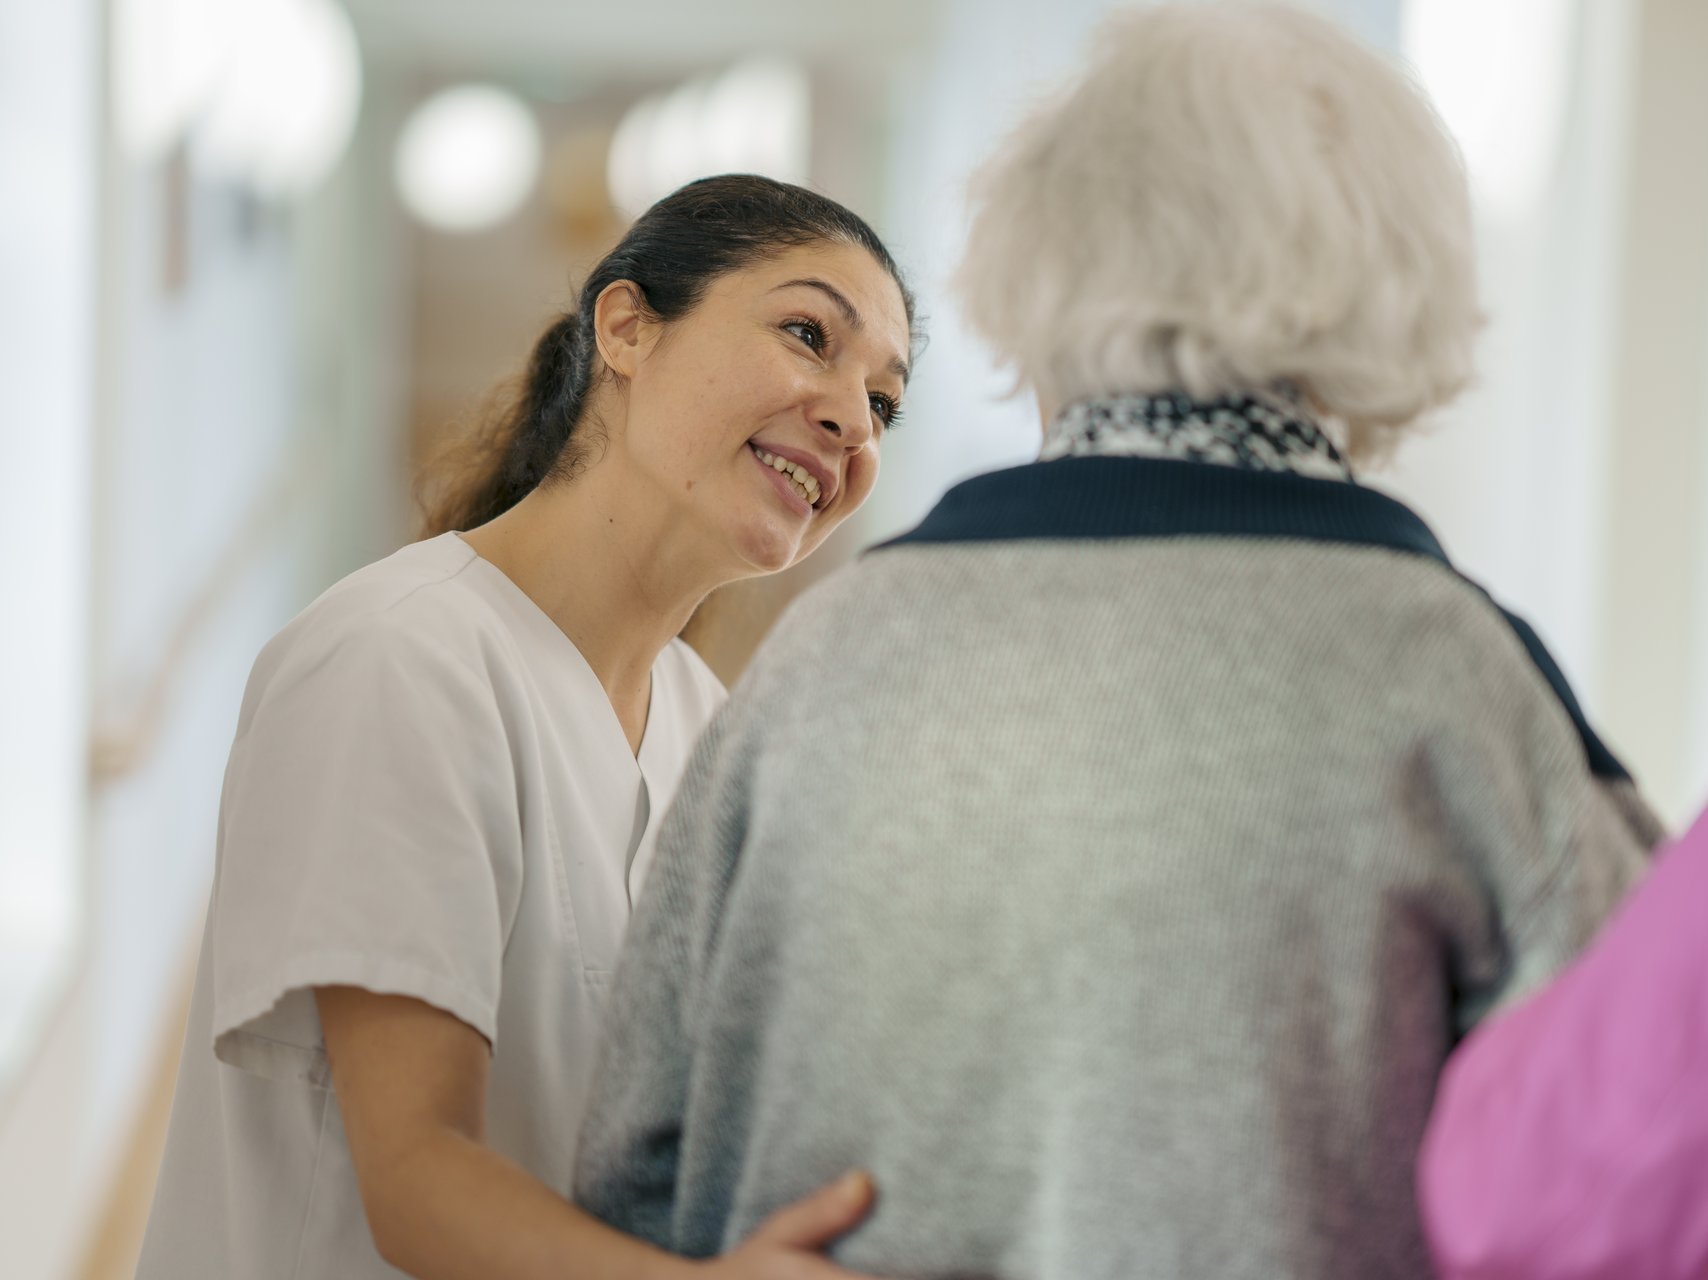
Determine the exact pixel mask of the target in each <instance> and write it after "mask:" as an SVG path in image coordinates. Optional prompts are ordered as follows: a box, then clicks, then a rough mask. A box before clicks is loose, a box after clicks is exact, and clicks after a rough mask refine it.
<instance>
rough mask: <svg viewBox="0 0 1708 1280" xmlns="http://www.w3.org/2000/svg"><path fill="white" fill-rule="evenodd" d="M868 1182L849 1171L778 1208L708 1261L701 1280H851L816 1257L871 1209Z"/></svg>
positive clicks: (834, 1267) (825, 1261)
mask: <svg viewBox="0 0 1708 1280" xmlns="http://www.w3.org/2000/svg"><path fill="white" fill-rule="evenodd" d="M874 1194H875V1192H874V1189H873V1187H872V1180H871V1179H870V1178H869V1177H867V1176H866V1175H865V1174H863V1173H858V1172H856V1173H849V1174H845V1175H844V1176H843V1177H841V1178H839V1179H837V1180H836V1181H835V1182H833V1183H831V1184H830V1185H829V1186H827V1187H824V1188H822V1189H820V1190H818V1191H815V1192H814V1193H813V1194H812V1195H810V1196H807V1197H806V1198H805V1199H804V1200H797V1201H795V1203H793V1204H791V1205H788V1206H786V1207H784V1208H782V1209H779V1210H777V1212H776V1213H774V1214H772V1215H771V1216H770V1217H769V1218H767V1219H765V1221H764V1222H762V1223H760V1224H759V1226H758V1228H757V1229H756V1230H755V1231H754V1232H753V1234H752V1235H750V1236H748V1237H747V1239H746V1240H744V1241H742V1243H741V1244H740V1245H739V1246H737V1247H736V1248H735V1249H732V1250H731V1251H730V1252H728V1253H726V1254H724V1255H723V1256H722V1257H721V1258H714V1259H713V1260H711V1261H710V1262H706V1263H702V1264H701V1265H702V1266H703V1267H704V1270H703V1271H702V1272H701V1275H702V1277H703V1280H714V1278H715V1280H850V1277H852V1276H854V1273H853V1272H851V1271H844V1270H843V1269H842V1268H841V1267H838V1266H837V1265H836V1264H835V1263H832V1262H829V1261H827V1260H826V1259H825V1258H823V1257H821V1256H820V1255H819V1250H821V1249H823V1248H824V1247H825V1246H826V1245H828V1244H830V1242H831V1241H833V1240H835V1239H836V1237H837V1236H840V1235H842V1234H844V1233H845V1232H847V1231H849V1230H851V1229H852V1228H853V1227H855V1226H857V1225H859V1223H860V1221H861V1219H863V1218H864V1217H865V1216H866V1215H867V1214H868V1213H869V1212H871V1209H872V1199H873V1196H874Z"/></svg>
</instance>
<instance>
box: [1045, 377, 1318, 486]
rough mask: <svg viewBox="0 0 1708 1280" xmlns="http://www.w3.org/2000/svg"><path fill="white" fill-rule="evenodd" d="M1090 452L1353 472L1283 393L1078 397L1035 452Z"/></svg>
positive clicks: (1311, 472) (1310, 472)
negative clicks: (1268, 395) (1204, 397)
mask: <svg viewBox="0 0 1708 1280" xmlns="http://www.w3.org/2000/svg"><path fill="white" fill-rule="evenodd" d="M1086 457H1139V458H1172V459H1175V460H1178V461H1186V462H1210V463H1216V464H1218V465H1221V466H1227V467H1240V468H1243V469H1245V470H1250V471H1291V472H1293V473H1294V474H1295V475H1301V476H1309V477H1311V478H1312V479H1316V480H1344V481H1350V480H1351V479H1352V470H1351V468H1350V467H1348V466H1347V464H1346V461H1345V460H1344V459H1343V458H1342V457H1341V456H1340V452H1339V450H1337V449H1336V448H1335V447H1334V443H1333V442H1332V441H1331V440H1330V439H1329V438H1328V435H1327V433H1326V432H1324V431H1323V429H1322V428H1321V427H1320V426H1318V425H1317V424H1316V423H1315V422H1313V421H1312V420H1311V418H1310V417H1309V416H1308V415H1307V413H1306V411H1305V410H1304V408H1303V407H1302V406H1300V405H1298V404H1296V403H1293V402H1292V401H1290V400H1288V399H1285V398H1282V397H1276V398H1273V399H1270V400H1257V399H1253V398H1251V397H1248V396H1226V397H1223V398H1221V399H1218V400H1194V399H1192V398H1191V397H1190V396H1186V395H1183V394H1181V393H1179V392H1170V393H1167V394H1163V395H1131V396H1110V397H1106V398H1098V399H1094V400H1081V401H1079V402H1077V403H1076V404H1071V405H1069V406H1068V407H1067V408H1066V409H1064V410H1063V411H1062V412H1061V413H1059V414H1058V415H1056V418H1055V420H1054V421H1052V422H1051V423H1050V425H1049V426H1048V427H1046V428H1045V430H1044V448H1043V452H1042V453H1040V454H1039V455H1038V460H1039V461H1040V462H1053V461H1055V460H1056V459H1057V458H1086Z"/></svg>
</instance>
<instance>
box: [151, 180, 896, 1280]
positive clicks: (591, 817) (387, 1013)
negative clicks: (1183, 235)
mask: <svg viewBox="0 0 1708 1280" xmlns="http://www.w3.org/2000/svg"><path fill="white" fill-rule="evenodd" d="M911 342H912V302H911V299H910V297H909V295H908V293H907V290H906V289H905V287H904V286H903V285H902V283H901V280H900V277H899V274H898V272H897V270H896V267H895V264H894V262H893V261H892V260H891V259H890V256H889V254H888V252H887V251H886V250H885V249H884V247H883V245H882V243H881V242H880V241H879V240H878V239H877V237H876V236H875V235H874V234H873V233H872V231H871V230H870V229H869V228H868V227H867V226H866V224H865V223H864V222H862V221H861V220H860V219H859V218H857V217H855V216H854V215H853V214H852V213H850V212H848V211H847V210H846V209H843V208H842V207H841V206H839V205H836V204H834V203H833V202H831V201H829V200H826V199H824V198H823V197H820V196H817V195H814V194H813V193H811V192H808V191H805V190H802V189H800V188H798V187H791V186H787V185H785V184H782V183H778V182H773V181H770V180H767V179H763V178H754V177H740V176H729V177H721V178H712V179H707V180H705V181H702V182H698V183H694V184H692V185H690V186H688V187H685V188H683V189H682V190H681V191H678V192H677V193H675V194H674V195H672V196H669V197H667V198H666V199H665V200H663V201H661V202H660V203H659V204H658V205H656V206H655V207H654V208H653V209H652V210H650V211H649V212H648V213H646V214H645V215H644V216H642V217H641V219H640V220H639V221H638V222H636V223H635V225H634V227H633V228H632V229H631V230H630V232H629V233H628V235H627V236H626V237H625V238H624V239H623V241H622V243H621V244H619V245H618V246H617V247H616V249H614V250H613V251H612V253H611V254H610V255H609V256H608V257H607V258H606V259H605V260H604V261H603V262H601V263H600V264H599V265H598V266H597V267H596V268H595V269H594V271H593V273H592V275H591V276H590V277H589V279H588V280H587V282H586V284H585V285H584V286H583V288H582V290H581V293H580V296H579V298H578V300H577V303H576V306H575V307H574V309H573V310H572V311H570V312H569V313H567V314H566V315H564V316H563V317H562V318H561V319H560V320H558V321H557V322H556V323H555V324H553V325H552V326H551V328H549V329H548V330H547V331H546V333H545V334H544V335H543V336H542V337H541V338H540V340H539V342H538V343H537V345H536V347H535V350H534V353H533V356H532V359H531V361H530V364H529V367H528V372H527V376H526V379H525V381H524V384H523V386H522V388H521V393H520V395H519V396H518V398H517V400H516V402H515V403H514V405H512V406H511V407H510V408H509V409H508V410H507V411H506V412H504V413H503V414H501V415H500V416H499V417H498V418H497V419H496V420H495V421H494V422H493V423H491V424H490V425H489V427H488V428H487V429H485V430H483V431H482V432H480V433H478V434H477V436H476V437H475V438H474V439H473V440H472V441H470V442H469V444H468V445H467V446H466V447H465V448H464V449H463V450H462V451H461V453H460V454H459V455H458V456H457V457H456V458H454V459H452V465H451V467H450V469H449V470H448V471H446V472H443V473H442V474H441V475H440V476H439V477H437V480H436V483H437V489H436V494H435V498H434V502H433V504H432V507H431V512H430V520H429V528H428V532H429V534H430V535H433V536H430V537H428V538H427V539H426V540H424V541H422V542H420V543H417V544H416V545H414V546H410V547H406V548H404V549H403V550H402V551H399V552H398V553H396V554H395V555H393V556H391V557H390V558H389V559H387V560H384V561H381V562H380V563H378V564H375V565H370V566H369V567H368V568H366V569H364V570H362V571H360V572H358V573H356V574H354V575H352V576H351V577H349V578H347V579H345V580H344V581H343V582H342V583H340V584H338V585H337V586H335V587H334V588H333V589H332V590H331V591H329V592H328V593H327V594H326V595H324V596H323V597H321V599H320V600H319V601H317V602H316V603H315V604H313V605H311V606H310V607H309V609H308V610H306V611H305V612H304V613H303V614H302V615H301V616H299V617H298V618H297V619H296V620H295V621H294V622H292V623H291V624H290V626H288V627H287V628H286V629H285V630H284V631H283V632H282V633H281V634H280V635H279V636H278V637H276V638H275V639H274V640H273V642H272V643H271V644H269V645H268V646H267V648H266V649H265V650H264V651H263V652H262V654H261V657H260V659H259V660H258V661H257V663H256V666H255V670H254V673H253V675H252V676H251V679H250V683H249V688H248V692H247V694H246V696H245V700H244V706H243V710H242V714H241V717H240V721H239V725H238V731H237V740H236V745H235V746H234V747H233V750H232V756H231V762H230V765H229V768H228V770H227V774H226V786H225V791H224V795H223V798H222V813H223V817H222V823H221V830H220V841H219V849H218V855H217V864H216V866H217V869H216V878H215V888H214V895H213V900H212V903H211V906H210V908H209V916H208V926H207V933H206V939H205V942H204V946H203V953H202V957H201V964H200V968H199V971H198V976H197V985H196V993H195V998H194V1005H193V1008H192V1011H191V1015H190V1021H189V1032H188V1041H187V1044H186V1047H185V1053H184V1060H183V1062H184V1065H183V1067H182V1071H181V1074H180V1077H179V1083H178V1091H177V1098H176V1100H175V1103H174V1106H173V1111H172V1128H171V1132H170V1135H169V1138H168V1143H167V1151H166V1158H165V1162H164V1164H163V1167H162V1171H161V1177H160V1183H159V1191H158V1193H157V1199H156V1203H155V1208H154V1213H153V1216H152V1220H151V1223H150V1227H149V1235H148V1239H147V1241H146V1244H145V1246H144V1252H143V1259H142V1264H141V1268H140V1270H139V1273H138V1274H139V1275H140V1276H141V1277H143V1278H144V1280H150V1278H152V1277H168V1276H170V1277H173V1278H174V1280H198V1278H203V1277H205V1278H208V1280H212V1277H234V1278H242V1277H259V1276H260V1275H262V1274H265V1275H268V1276H273V1275H279V1274H289V1275H293V1276H305V1277H306V1276H321V1275H337V1276H340V1277H347V1278H353V1280H361V1278H362V1277H370V1276H371V1277H374V1278H375V1280H378V1278H379V1277H382V1276H393V1275H396V1274H397V1272H398V1270H401V1271H403V1272H406V1273H408V1274H410V1275H414V1276H420V1277H461V1276H475V1275H478V1276H481V1277H489V1278H492V1280H504V1278H505V1277H532V1276H545V1275H559V1274H562V1273H563V1272H564V1269H565V1268H566V1267H567V1268H568V1269H570V1270H573V1271H575V1272H576V1274H582V1275H587V1276H594V1277H597V1276H600V1275H614V1274H617V1273H618V1272H621V1273H623V1274H624V1275H628V1276H661V1277H669V1276H683V1275H687V1274H689V1272H688V1268H687V1265H686V1264H684V1263H682V1262H681V1261H679V1260H677V1259H674V1258H672V1257H670V1256H669V1255H667V1254H665V1253H662V1252H659V1251H658V1250H656V1249H653V1248H651V1247H649V1246H646V1245H642V1244H640V1243H638V1242H636V1241H634V1240H631V1239H629V1238H627V1237H624V1236H622V1235H620V1234H618V1233H617V1232H615V1231H612V1230H610V1229H609V1228H607V1227H605V1226H603V1225H602V1224H600V1223H598V1222H597V1221H595V1220H594V1219H592V1218H590V1217H588V1216H587V1215H585V1214H583V1213H582V1212H580V1211H579V1210H577V1209H576V1208H575V1207H574V1206H572V1205H571V1204H570V1203H569V1202H568V1201H567V1200H566V1199H565V1198H564V1197H565V1193H566V1191H567V1188H568V1186H569V1182H570V1174H571V1168H572V1162H573V1159H574V1151H575V1144H576V1140H577V1133H578V1130H579V1127H580V1122H581V1118H582V1112H583V1109H584V1107H585V1102H586V1097H587V1093H588V1090H589V1086H590V1078H591V1072H592V1064H593V1061H594V1057H595V1055H596V1054H597V1052H598V1049H599V1042H600V1035H601V1033H600V1026H601V1020H602V1018H601V1015H602V1008H603V1004H604V1000H605V993H606V992H607V991H608V989H609V985H610V980H611V973H612V969H613V966H614V964H615V961H616V956H617V951H618V947H619V945H620V943H621V941H622V938H623V934H624V932H625V930H626V927H627V923H628V916H629V909H630V904H631V903H632V902H633V901H634V899H635V897H636V896H637V895H638V893H639V892H640V889H641V886H642V884H643V882H644V880H645V878H646V876H647V872H648V869H649V867H650V865H651V861H652V848H653V842H654V840H655V838H656V829H657V826H658V822H659V819H660V818H661V817H662V815H663V812H664V810H665V808H666V806H667V804H668V802H669V800H670V798H671V795H672V793H673V792H674V789H675V786H676V782H677V779H678V776H679V775H680V772H681V769H682V765H683V762H684V761H685V759H686V757H687V753H688V750H689V748H690V747H691V746H692V745H693V743H694V740H695V738H696V737H697V735H698V734H699V731H700V730H701V728H702V727H703V726H704V725H705V723H706V722H707V720H708V719H709V718H710V716H711V715H712V713H713V712H714V711H715V710H716V708H717V707H718V706H719V705H720V704H721V703H722V700H723V688H722V686H721V685H719V684H718V682H717V680H716V679H715V677H713V675H712V674H711V672H710V671H709V670H708V669H707V668H706V666H705V664H704V663H702V662H701V661H700V659H699V658H698V657H696V656H695V654H694V653H693V651H692V650H690V649H689V648H688V647H687V646H686V645H685V644H683V643H682V642H681V641H680V639H678V638H677V637H678V636H679V634H680V632H681V631H682V628H683V626H684V624H685V623H686V622H687V620H688V617H689V615H690V614H691V613H692V612H693V611H694V609H695V607H696V606H697V605H698V603H699V602H700V601H701V599H703V598H704V597H705V595H706V594H707V593H708V592H709V591H711V590H712V589H713V588H715V587H717V586H719V585H721V584H723V583H727V582H731V581H734V580H736V579H739V578H746V577H753V576H756V575H759V574H765V573H770V572H774V571H776V570H779V569H782V568H785V567H787V566H788V565H790V564H793V563H794V562H796V561H798V560H799V559H800V558H801V557H802V556H804V555H806V554H808V553H809V552H811V551H812V550H813V549H814V548H815V547H817V546H818V545H819V544H820V543H821V542H823V540H824V539H825V537H826V536H827V535H828V534H829V533H830V532H831V530H832V529H834V528H835V527H836V526H837V525H838V524H839V523H840V522H841V521H842V520H844V519H845V518H846V517H847V516H848V515H850V514H851V513H852V512H854V511H855V510H856V509H857V508H858V507H859V506H860V504H861V503H862V502H864V501H865V499H866V497H867V495H868V494H869V493H870V492H871V489H872V485H873V483H874V481H875V480H876V478H877V472H878V454H879V451H880V449H881V446H882V440H883V436H884V434H885V432H886V431H887V430H888V429H889V428H890V427H891V426H892V425H893V424H894V422H895V420H896V417H897V414H898V412H899V402H900V400H901V397H902V393H903V390H904V388H905V385H906V381H907V375H908V367H909V366H908V354H909V351H910V348H911ZM869 1200H870V1188H869V1186H868V1184H867V1183H866V1181H865V1180H864V1179H863V1178H859V1177H856V1178H855V1179H854V1180H853V1181H851V1182H845V1183H839V1184H837V1185H835V1186H833V1187H830V1188H827V1189H825V1190H824V1191H822V1192H820V1193H818V1194H817V1195H815V1196H812V1197H809V1198H808V1199H807V1200H805V1201H803V1202H802V1203H801V1204H799V1205H796V1206H794V1207H793V1208H792V1209H790V1210H787V1211H785V1212H784V1213H782V1214H780V1215H779V1216H778V1217H777V1218H776V1219H775V1220H774V1221H772V1222H771V1223H769V1224H768V1225H766V1226H765V1227H763V1228H762V1229H761V1230H760V1231H758V1232H757V1233H756V1234H755V1235H754V1236H753V1238H752V1239H751V1240H749V1241H748V1242H747V1243H746V1244H744V1245H743V1246H742V1247H741V1248H740V1249H738V1250H736V1251H735V1253H733V1254H732V1255H731V1257H730V1258H729V1259H727V1260H725V1262H724V1263H721V1264H720V1265H719V1268H718V1269H717V1270H714V1272H713V1274H714V1275H716V1274H725V1275H730V1276H734V1275H753V1274H783V1273H784V1272H783V1271H781V1270H778V1268H787V1269H790V1270H789V1273H790V1274H800V1275H803V1276H806V1275H818V1276H820V1277H828V1276H831V1275H834V1274H836V1272H835V1269H834V1268H831V1267H830V1266H829V1265H828V1264H827V1263H824V1262H823V1261H822V1260H819V1259H815V1258H812V1257H810V1256H808V1255H810V1254H811V1253H812V1252H813V1251H815V1250H817V1249H818V1248H819V1247H821V1246H822V1245H824V1244H825V1243H826V1242H828V1241H829V1240H830V1239H832V1238H834V1237H835V1236H836V1235H837V1234H839V1233H840V1232H842V1231H845V1230H847V1229H848V1228H849V1227H850V1226H852V1225H853V1224H854V1223H855V1222H856V1221H857V1220H859V1219H860V1218H861V1217H862V1216H863V1214H864V1213H865V1211H866V1208H867V1205H868V1204H869ZM292 1258H294V1259H295V1260H296V1261H295V1264H294V1267H293V1268H292V1269H290V1270H289V1271H288V1272H283V1273H282V1272H280V1271H279V1270H278V1269H277V1268H278V1266H279V1260H280V1259H292Z"/></svg>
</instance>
